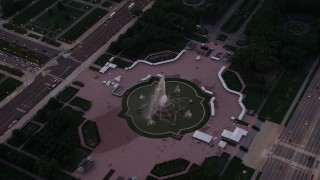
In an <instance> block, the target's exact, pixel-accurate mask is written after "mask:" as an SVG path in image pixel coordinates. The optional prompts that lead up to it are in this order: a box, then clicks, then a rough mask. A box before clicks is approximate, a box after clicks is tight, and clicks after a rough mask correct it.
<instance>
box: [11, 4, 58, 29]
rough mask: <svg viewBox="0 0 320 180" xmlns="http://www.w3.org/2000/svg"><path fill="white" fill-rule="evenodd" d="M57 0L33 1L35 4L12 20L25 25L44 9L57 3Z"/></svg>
mask: <svg viewBox="0 0 320 180" xmlns="http://www.w3.org/2000/svg"><path fill="white" fill-rule="evenodd" d="M56 2H57V1H56V0H40V1H36V2H34V3H32V4H33V5H32V6H30V7H28V8H27V9H26V10H24V11H22V12H21V13H20V14H18V15H17V16H15V17H14V18H12V19H11V21H10V22H12V23H14V24H16V25H21V24H22V25H23V24H25V23H27V22H28V21H30V20H31V19H32V18H33V17H35V16H36V15H38V14H39V13H41V12H42V11H44V10H45V9H46V8H48V7H49V6H51V5H52V4H53V3H56Z"/></svg>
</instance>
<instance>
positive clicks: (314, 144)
mask: <svg viewBox="0 0 320 180" xmlns="http://www.w3.org/2000/svg"><path fill="white" fill-rule="evenodd" d="M319 139H320V69H318V70H317V73H316V74H315V77H314V78H313V80H312V81H311V83H310V85H309V87H308V88H307V90H306V92H305V95H304V96H303V97H302V99H301V101H300V102H299V105H298V107H297V109H296V111H295V112H294V114H293V116H292V118H291V121H290V123H289V124H288V126H287V127H286V128H285V129H284V130H283V132H282V133H281V135H280V138H279V141H278V142H277V145H275V147H274V149H273V153H271V154H270V155H269V158H268V160H267V161H266V164H265V166H264V168H263V170H262V176H261V178H260V179H266V180H269V179H288V180H289V179H310V178H311V177H312V175H313V173H314V170H315V169H316V168H317V167H318V163H319V154H320V141H319Z"/></svg>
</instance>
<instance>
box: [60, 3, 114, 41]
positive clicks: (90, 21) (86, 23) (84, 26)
mask: <svg viewBox="0 0 320 180" xmlns="http://www.w3.org/2000/svg"><path fill="white" fill-rule="evenodd" d="M107 13H108V11H106V10H103V9H100V8H96V9H94V10H93V11H92V12H91V13H90V14H88V15H87V16H86V17H84V18H83V19H81V20H80V21H79V22H78V23H77V24H75V25H74V26H73V27H72V28H71V29H70V30H68V31H67V32H66V33H64V34H63V35H62V36H61V37H60V38H59V40H61V41H64V42H66V43H73V42H74V41H75V40H76V39H77V38H79V37H80V36H81V35H82V34H83V33H85V32H86V31H87V30H88V29H89V28H90V27H91V26H93V25H94V24H95V23H96V22H98V21H99V20H100V19H101V18H102V17H103V16H105V15H106V14H107Z"/></svg>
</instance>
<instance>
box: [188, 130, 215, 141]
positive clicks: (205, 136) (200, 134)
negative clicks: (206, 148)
mask: <svg viewBox="0 0 320 180" xmlns="http://www.w3.org/2000/svg"><path fill="white" fill-rule="evenodd" d="M192 136H193V137H194V138H196V139H199V140H201V141H204V142H206V143H210V142H211V140H212V138H213V137H212V136H211V135H209V134H206V133H203V132H201V131H198V130H196V131H195V132H194V133H193V135H192Z"/></svg>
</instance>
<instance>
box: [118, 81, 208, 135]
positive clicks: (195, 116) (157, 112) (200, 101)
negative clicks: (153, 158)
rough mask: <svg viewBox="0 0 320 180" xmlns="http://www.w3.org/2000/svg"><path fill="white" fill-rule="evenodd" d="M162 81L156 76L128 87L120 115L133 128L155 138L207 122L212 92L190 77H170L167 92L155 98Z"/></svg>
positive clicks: (183, 131)
mask: <svg viewBox="0 0 320 180" xmlns="http://www.w3.org/2000/svg"><path fill="white" fill-rule="evenodd" d="M159 81H161V80H160V79H159V78H157V77H152V78H151V79H150V80H149V81H148V82H143V83H140V84H137V85H135V86H133V87H132V88H130V89H128V90H127V91H126V93H125V95H124V96H123V99H122V111H121V112H120V113H119V116H120V117H122V118H124V119H125V120H126V121H127V123H128V125H129V126H130V127H131V129H132V130H134V131H135V132H136V133H138V134H140V135H143V136H146V137H151V138H163V137H169V136H173V137H174V136H177V135H183V134H184V133H187V132H192V131H195V130H197V129H199V128H201V127H202V126H203V125H204V124H206V123H207V121H208V120H209V118H210V105H209V101H210V98H211V96H210V95H208V94H206V93H204V92H203V91H202V90H201V89H200V88H199V87H198V86H197V85H195V84H194V83H192V82H190V81H188V80H184V79H181V78H166V79H165V86H164V88H165V89H163V91H164V92H166V94H161V95H160V96H159V98H158V97H156V100H155V96H158V95H155V90H156V89H157V88H159ZM177 89H179V91H177ZM141 97H143V98H141ZM153 101H155V102H153ZM158 101H159V102H158ZM155 105H156V106H155ZM150 107H151V108H150Z"/></svg>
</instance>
